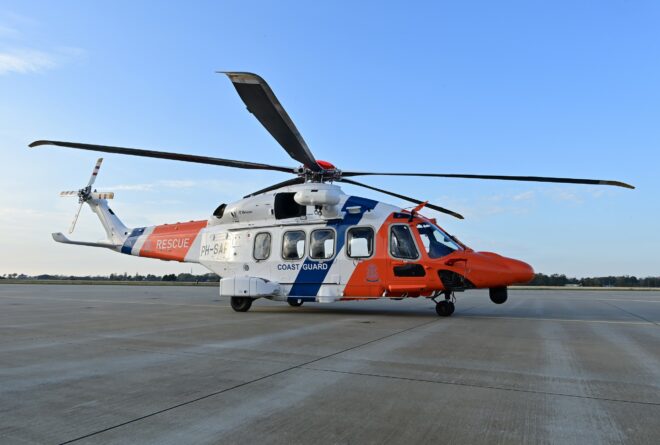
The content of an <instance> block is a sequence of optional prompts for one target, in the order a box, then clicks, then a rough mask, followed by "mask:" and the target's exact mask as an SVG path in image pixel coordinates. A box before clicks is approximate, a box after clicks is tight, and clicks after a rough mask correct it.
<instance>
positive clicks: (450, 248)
mask: <svg viewBox="0 0 660 445" xmlns="http://www.w3.org/2000/svg"><path fill="white" fill-rule="evenodd" d="M417 232H418V233H419V237H420V238H421V239H422V244H423V245H424V249H425V250H426V253H427V254H428V256H429V257H430V258H441V257H443V256H446V255H449V254H450V253H452V252H455V251H457V250H463V248H462V247H461V246H460V245H459V244H458V243H457V242H456V241H454V240H453V239H452V237H451V236H450V235H449V234H447V233H446V232H444V231H442V229H440V228H439V227H438V226H435V225H433V224H430V223H426V222H423V223H419V224H417Z"/></svg>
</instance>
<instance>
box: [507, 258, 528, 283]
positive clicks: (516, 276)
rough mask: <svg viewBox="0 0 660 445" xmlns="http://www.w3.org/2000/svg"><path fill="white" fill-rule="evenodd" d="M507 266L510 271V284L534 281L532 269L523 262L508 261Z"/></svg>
mask: <svg viewBox="0 0 660 445" xmlns="http://www.w3.org/2000/svg"><path fill="white" fill-rule="evenodd" d="M507 266H509V270H510V271H511V281H512V283H529V282H530V281H532V279H534V269H533V268H532V266H530V265H529V264H527V263H525V262H524V261H518V260H514V259H509V261H508V264H507Z"/></svg>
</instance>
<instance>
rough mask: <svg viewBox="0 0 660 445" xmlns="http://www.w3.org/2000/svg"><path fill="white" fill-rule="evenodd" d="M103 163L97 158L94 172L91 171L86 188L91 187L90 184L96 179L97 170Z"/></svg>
mask: <svg viewBox="0 0 660 445" xmlns="http://www.w3.org/2000/svg"><path fill="white" fill-rule="evenodd" d="M102 162H103V158H99V159H98V160H97V161H96V166H95V167H94V170H93V171H92V176H91V177H90V178H89V182H88V183H87V186H88V187H91V186H92V184H94V182H95V181H96V177H97V176H98V174H99V169H100V168H101V163H102Z"/></svg>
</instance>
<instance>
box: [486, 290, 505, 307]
mask: <svg viewBox="0 0 660 445" xmlns="http://www.w3.org/2000/svg"><path fill="white" fill-rule="evenodd" d="M489 295H490V301H492V302H493V303H495V304H502V303H504V302H505V301H506V300H507V298H508V292H507V289H506V287H491V288H490V289H489Z"/></svg>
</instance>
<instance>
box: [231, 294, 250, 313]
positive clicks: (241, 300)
mask: <svg viewBox="0 0 660 445" xmlns="http://www.w3.org/2000/svg"><path fill="white" fill-rule="evenodd" d="M250 307H252V298H249V297H231V308H232V309H233V310H235V311H236V312H247V311H249V310H250Z"/></svg>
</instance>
